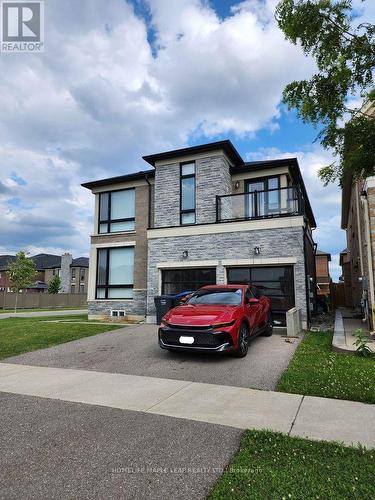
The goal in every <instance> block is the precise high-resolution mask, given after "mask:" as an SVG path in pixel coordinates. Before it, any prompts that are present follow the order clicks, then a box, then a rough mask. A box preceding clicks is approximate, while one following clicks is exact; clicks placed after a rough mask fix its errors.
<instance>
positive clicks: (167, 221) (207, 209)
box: [154, 154, 232, 227]
mask: <svg viewBox="0 0 375 500" xmlns="http://www.w3.org/2000/svg"><path fill="white" fill-rule="evenodd" d="M192 161H193V160H192ZM195 165H196V170H195V176H196V181H195V182H196V223H197V224H206V223H211V222H216V195H224V194H230V193H231V192H232V181H231V176H230V172H229V163H228V161H227V159H226V157H225V156H224V154H217V155H214V156H207V157H204V158H197V159H196V160H195ZM179 225H180V163H169V164H166V165H157V166H156V169H155V224H154V226H155V227H169V226H179Z"/></svg>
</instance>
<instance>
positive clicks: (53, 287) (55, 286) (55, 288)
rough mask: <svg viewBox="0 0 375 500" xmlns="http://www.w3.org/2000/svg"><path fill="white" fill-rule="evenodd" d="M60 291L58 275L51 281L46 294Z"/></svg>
mask: <svg viewBox="0 0 375 500" xmlns="http://www.w3.org/2000/svg"><path fill="white" fill-rule="evenodd" d="M60 290H61V278H60V276H59V275H58V274H55V276H54V277H53V278H52V279H51V281H50V282H49V285H48V293H59V291H60Z"/></svg>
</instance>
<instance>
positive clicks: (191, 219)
mask: <svg viewBox="0 0 375 500" xmlns="http://www.w3.org/2000/svg"><path fill="white" fill-rule="evenodd" d="M180 224H181V225H185V224H195V162H190V163H181V164H180Z"/></svg>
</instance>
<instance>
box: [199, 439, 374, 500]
mask: <svg viewBox="0 0 375 500" xmlns="http://www.w3.org/2000/svg"><path fill="white" fill-rule="evenodd" d="M374 470H375V450H367V451H366V450H364V449H359V448H348V447H344V446H341V445H340V444H337V443H327V442H324V441H321V442H318V441H309V440H307V439H300V438H291V437H289V436H287V435H286V434H280V433H274V432H270V431H246V432H245V434H244V436H243V438H242V441H241V447H240V450H239V451H238V453H237V455H236V456H235V457H234V459H233V461H232V463H231V465H230V466H229V467H228V469H227V470H226V471H225V472H224V474H223V476H222V477H221V478H220V479H219V481H218V483H217V484H216V486H215V487H214V489H213V491H212V493H211V494H210V495H209V497H208V498H209V499H211V500H218V499H222V500H229V499H233V500H238V499H251V500H258V499H259V500H268V499H270V500H273V499H280V500H283V499H285V500H289V499H292V500H293V499H300V500H305V499H306V500H307V499H309V500H310V499H322V500H326V499H337V500H343V499H363V500H364V499H370V498H375V482H374Z"/></svg>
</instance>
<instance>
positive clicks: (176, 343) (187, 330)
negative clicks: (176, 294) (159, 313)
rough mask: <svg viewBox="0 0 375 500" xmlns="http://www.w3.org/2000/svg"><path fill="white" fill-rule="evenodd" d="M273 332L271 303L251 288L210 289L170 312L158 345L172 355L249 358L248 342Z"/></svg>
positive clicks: (213, 287) (201, 290)
mask: <svg viewBox="0 0 375 500" xmlns="http://www.w3.org/2000/svg"><path fill="white" fill-rule="evenodd" d="M272 332H273V322H272V312H271V301H270V299H269V298H268V297H266V296H261V295H260V294H259V292H258V290H257V289H256V288H255V287H253V286H252V285H210V286H205V287H202V288H200V289H199V290H198V291H196V292H195V293H194V294H193V295H192V296H191V297H190V299H188V301H187V302H186V303H185V304H183V305H180V306H178V307H175V308H173V309H171V310H170V311H168V313H167V314H166V315H165V316H164V317H163V319H162V321H161V325H160V328H159V345H160V347H161V348H162V349H167V350H171V351H177V350H178V351H179V350H184V351H200V352H231V353H232V354H234V355H235V356H237V357H239V358H242V357H244V356H246V354H247V351H248V347H249V341H250V340H251V338H253V337H256V336H257V335H265V336H270V335H272Z"/></svg>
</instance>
